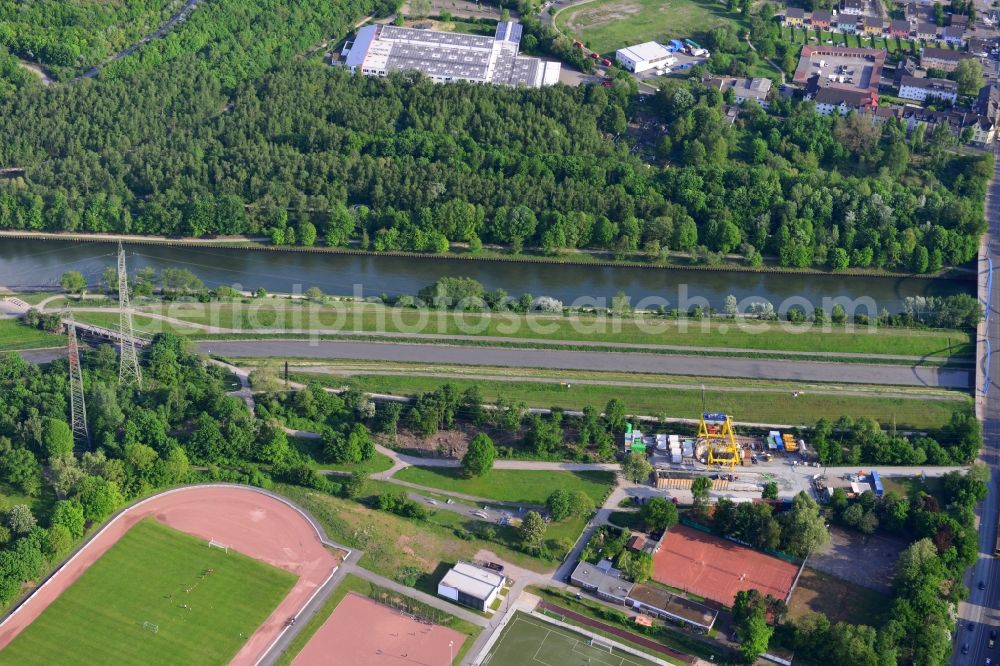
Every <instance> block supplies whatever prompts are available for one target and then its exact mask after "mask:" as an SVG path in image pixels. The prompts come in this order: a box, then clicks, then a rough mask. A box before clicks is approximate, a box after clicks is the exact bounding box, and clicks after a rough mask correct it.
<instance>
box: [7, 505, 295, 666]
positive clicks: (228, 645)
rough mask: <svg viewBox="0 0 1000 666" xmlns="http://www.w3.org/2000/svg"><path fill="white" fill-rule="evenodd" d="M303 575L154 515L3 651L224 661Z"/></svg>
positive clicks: (24, 663) (10, 656) (122, 660)
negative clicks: (181, 529) (218, 545)
mask: <svg viewBox="0 0 1000 666" xmlns="http://www.w3.org/2000/svg"><path fill="white" fill-rule="evenodd" d="M295 580H296V577H295V576H294V575H293V574H291V573H288V572H287V571H283V570H281V569H277V568H275V567H272V566H270V565H267V564H264V563H263V562H259V561H257V560H253V559H251V558H249V557H246V556H243V555H240V554H238V553H236V552H234V551H232V550H230V551H229V553H228V554H227V553H225V552H224V551H222V550H218V549H214V548H209V547H208V545H207V543H206V542H205V541H204V540H202V539H198V538H196V537H193V536H189V535H187V534H183V533H181V532H178V531H176V530H173V529H171V528H169V527H166V526H164V525H161V524H160V523H157V522H155V521H153V520H152V519H147V520H144V521H142V522H140V523H138V524H137V525H135V526H134V527H133V528H132V529H131V530H129V531H128V533H126V534H125V536H124V537H122V539H121V540H120V541H119V542H118V543H116V544H115V545H114V546H112V547H111V549H110V550H109V551H108V552H107V553H105V554H104V556H103V557H101V559H100V560H98V561H97V562H95V563H94V565H93V566H91V567H90V569H88V570H87V571H86V572H85V573H84V574H83V576H81V577H80V579H79V580H78V581H77V582H76V583H74V584H73V585H72V587H70V588H69V589H67V590H66V591H65V592H63V594H62V595H60V596H59V598H58V599H56V600H55V601H54V602H53V603H52V604H51V605H50V606H49V607H48V608H47V609H45V611H44V612H43V613H42V614H41V616H39V618H38V619H37V620H35V621H34V622H33V623H32V624H31V625H30V626H29V627H28V628H27V629H25V630H24V631H23V632H22V633H21V634H20V635H19V636H18V637H17V638H16V639H14V641H13V642H12V643H11V644H10V645H9V646H8V647H7V648H6V649H5V650H3V652H0V664H18V665H19V666H31V665H33V664H38V665H39V666H43V665H45V666H47V665H49V664H74V663H89V664H163V665H166V664H178V665H180V664H185V665H186V664H225V663H226V662H228V661H229V660H230V659H231V658H232V657H233V656H234V655H235V654H236V652H237V651H238V650H239V649H240V647H241V646H242V645H243V644H244V643H245V642H246V639H247V638H248V637H249V636H250V635H251V634H252V633H253V632H254V630H256V629H257V627H258V626H260V624H261V623H263V621H264V620H265V619H266V618H267V616H268V615H269V614H270V613H271V611H272V610H274V608H275V607H276V606H277V605H278V602H279V601H280V600H281V599H282V598H283V597H284V596H285V595H286V594H287V593H288V591H289V590H290V589H291V588H292V585H294V583H295ZM146 623H149V624H148V625H147V624H146ZM153 625H155V626H153Z"/></svg>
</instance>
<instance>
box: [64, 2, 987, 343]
mask: <svg viewBox="0 0 1000 666" xmlns="http://www.w3.org/2000/svg"><path fill="white" fill-rule="evenodd" d="M583 6H584V7H586V6H588V5H583ZM145 309H146V310H147V311H149V312H153V313H158V314H161V315H165V316H169V317H172V318H175V319H179V320H182V321H186V322H192V323H195V324H203V325H209V326H214V327H219V328H223V329H235V330H239V331H242V332H245V333H248V334H250V333H253V334H261V333H280V332H283V331H314V332H321V331H323V330H327V331H331V332H332V331H337V332H341V333H353V334H364V333H369V332H377V333H404V334H409V333H413V334H421V335H431V336H439V337H443V338H448V337H451V336H455V335H465V336H471V337H486V336H490V337H502V338H511V339H516V340H545V341H546V342H551V343H555V342H566V343H572V342H584V341H587V342H603V343H627V344H642V345H676V346H685V347H716V348H720V349H733V350H738V349H752V350H757V351H774V352H780V351H806V352H820V353H827V354H836V353H841V352H853V353H863V354H895V355H907V356H930V357H939V358H944V357H948V356H972V355H974V353H975V342H974V339H973V332H972V331H958V330H915V329H894V328H884V327H882V328H867V327H860V326H858V327H853V330H850V329H847V328H845V327H843V326H834V325H831V326H830V329H829V330H823V328H819V329H817V328H816V327H813V326H812V325H809V324H806V325H801V326H792V325H789V324H778V323H766V322H745V323H743V324H742V325H736V324H734V323H733V322H732V321H727V320H724V319H716V320H706V321H705V322H701V321H696V320H675V319H665V318H659V317H655V316H642V315H636V316H635V317H621V318H609V317H603V316H593V315H586V314H583V315H574V316H561V315H537V314H536V315H529V316H524V315H517V314H513V313H501V314H474V313H454V312H440V311H428V310H416V309H412V308H391V307H386V306H383V305H379V304H371V303H366V304H360V303H358V304H334V305H327V306H323V307H321V308H320V307H317V308H305V307H303V306H295V305H289V304H287V303H281V302H276V303H266V304H265V305H264V306H261V307H259V308H258V307H255V306H246V305H239V304H237V305H233V304H229V303H211V304H202V303H175V304H172V305H170V306H159V305H157V306H149V307H148V308H145ZM77 318H78V319H79V320H80V321H85V322H89V323H93V324H96V325H101V326H113V327H117V325H118V314H117V313H112V312H108V313H103V312H96V313H95V312H81V313H78V315H77ZM135 325H136V328H137V330H139V331H142V332H147V333H156V332H160V331H161V330H172V331H173V332H176V333H180V334H185V333H196V332H199V331H198V330H197V329H195V328H193V327H188V326H183V325H174V324H170V323H168V322H163V321H159V320H155V319H150V318H148V317H143V316H142V315H137V316H136V317H135ZM229 337H231V336H229Z"/></svg>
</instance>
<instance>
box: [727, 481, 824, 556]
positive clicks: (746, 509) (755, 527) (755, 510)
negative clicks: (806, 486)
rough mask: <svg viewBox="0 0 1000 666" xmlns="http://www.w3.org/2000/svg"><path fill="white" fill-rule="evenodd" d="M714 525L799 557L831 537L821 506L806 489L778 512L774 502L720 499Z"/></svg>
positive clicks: (742, 538)
mask: <svg viewBox="0 0 1000 666" xmlns="http://www.w3.org/2000/svg"><path fill="white" fill-rule="evenodd" d="M712 526H713V527H715V528H716V529H717V530H719V531H720V532H722V533H723V534H726V535H728V536H730V537H732V538H734V539H736V540H738V541H742V542H744V543H748V544H750V545H751V546H753V547H755V548H762V549H767V550H781V551H784V552H786V553H788V554H789V555H794V556H795V557H805V556H806V555H808V554H809V553H810V552H811V551H812V550H813V549H814V548H816V547H818V546H822V545H823V544H825V543H826V542H827V540H828V539H829V535H828V534H827V531H826V524H825V522H824V520H823V518H822V516H820V512H819V505H817V504H816V501H815V500H814V499H813V498H811V497H809V495H807V494H806V493H805V492H800V493H799V494H798V495H796V496H795V498H794V499H793V500H792V506H791V507H790V508H789V509H787V510H786V511H782V512H781V513H779V514H777V515H773V508H772V506H771V505H770V504H766V503H757V502H753V503H751V502H743V503H739V504H737V503H735V502H733V501H732V500H730V499H727V498H725V497H722V498H719V501H718V502H717V503H716V505H715V511H714V513H713V515H712Z"/></svg>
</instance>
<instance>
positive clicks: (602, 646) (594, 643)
mask: <svg viewBox="0 0 1000 666" xmlns="http://www.w3.org/2000/svg"><path fill="white" fill-rule="evenodd" d="M590 647H592V648H596V649H598V650H602V651H604V652H607V653H608V654H612V653H613V652H614V647H615V646H614V645H612V644H611V643H606V642H604V641H602V640H600V639H598V638H591V639H590Z"/></svg>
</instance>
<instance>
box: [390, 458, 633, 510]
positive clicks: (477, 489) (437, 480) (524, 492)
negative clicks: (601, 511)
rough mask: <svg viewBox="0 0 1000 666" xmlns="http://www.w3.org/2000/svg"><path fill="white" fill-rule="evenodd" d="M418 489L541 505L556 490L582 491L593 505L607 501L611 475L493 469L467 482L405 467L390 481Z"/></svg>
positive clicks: (453, 473) (450, 471) (454, 472)
mask: <svg viewBox="0 0 1000 666" xmlns="http://www.w3.org/2000/svg"><path fill="white" fill-rule="evenodd" d="M393 478H395V479H399V480H400V481H409V482H410V483H417V484H420V485H422V486H430V487H432V488H440V489H441V490H446V491H451V492H456V493H464V494H466V495H475V496H477V497H485V498H487V499H494V500H498V501H501V502H515V503H516V502H525V503H527V504H545V500H546V498H548V496H549V495H550V494H551V493H552V491H553V490H556V489H557V488H563V489H565V490H570V491H573V490H582V491H583V492H585V493H587V495H589V496H590V498H591V499H593V500H594V503H595V504H600V503H601V502H603V501H604V498H605V497H607V495H608V493H609V492H610V490H611V486H612V484H613V483H614V474H613V473H612V472H550V471H526V470H514V469H494V470H492V471H490V472H489V473H487V474H486V475H484V476H480V477H477V478H473V479H467V478H465V477H464V476H463V475H462V470H461V469H457V468H452V467H407V468H405V469H401V470H400V471H398V472H396V475H395V476H394V477H393Z"/></svg>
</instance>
